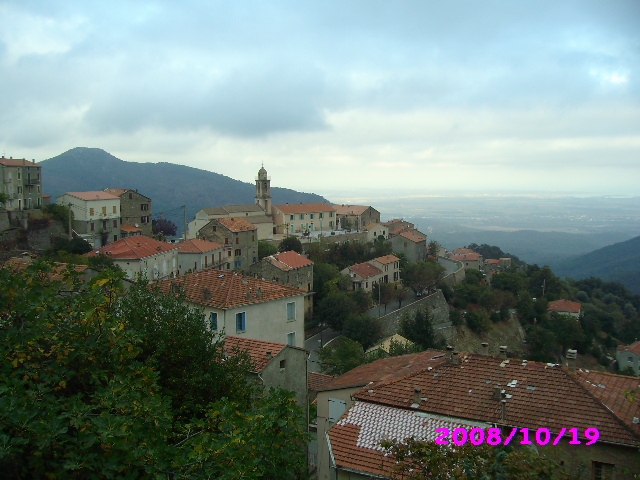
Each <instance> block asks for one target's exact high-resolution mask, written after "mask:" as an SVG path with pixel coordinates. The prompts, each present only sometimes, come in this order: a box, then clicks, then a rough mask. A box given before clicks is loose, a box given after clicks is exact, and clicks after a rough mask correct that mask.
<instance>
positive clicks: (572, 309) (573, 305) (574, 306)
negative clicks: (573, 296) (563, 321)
mask: <svg viewBox="0 0 640 480" xmlns="http://www.w3.org/2000/svg"><path fill="white" fill-rule="evenodd" d="M581 309H582V305H580V303H578V302H572V301H570V300H555V301H553V302H549V305H547V310H548V311H552V312H569V313H580V310H581Z"/></svg>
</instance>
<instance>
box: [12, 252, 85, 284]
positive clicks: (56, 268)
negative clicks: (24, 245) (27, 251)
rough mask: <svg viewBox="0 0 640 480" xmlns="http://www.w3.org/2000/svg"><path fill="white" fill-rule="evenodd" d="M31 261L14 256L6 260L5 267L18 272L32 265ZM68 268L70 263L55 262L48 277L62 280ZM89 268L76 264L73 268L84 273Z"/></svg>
mask: <svg viewBox="0 0 640 480" xmlns="http://www.w3.org/2000/svg"><path fill="white" fill-rule="evenodd" d="M31 263H32V261H31V260H26V261H25V260H24V259H23V258H20V257H13V258H10V259H9V260H7V261H6V262H5V264H4V268H8V269H9V270H11V271H12V272H14V273H17V272H21V271H22V270H25V269H26V268H27V267H28V266H29V265H31ZM68 268H69V264H67V263H58V262H56V263H54V264H53V269H52V271H51V272H49V273H47V277H48V279H49V280H50V281H54V282H60V281H62V280H63V279H64V278H63V274H64V272H65V270H67V269H68ZM87 268H89V267H88V266H87V265H74V267H73V270H74V271H75V272H78V273H82V272H84V271H85V270H86V269H87Z"/></svg>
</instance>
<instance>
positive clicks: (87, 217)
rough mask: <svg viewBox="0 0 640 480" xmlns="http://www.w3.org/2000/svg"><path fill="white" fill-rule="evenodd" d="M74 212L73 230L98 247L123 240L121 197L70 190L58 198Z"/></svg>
mask: <svg viewBox="0 0 640 480" xmlns="http://www.w3.org/2000/svg"><path fill="white" fill-rule="evenodd" d="M56 203H57V204H58V205H64V206H65V207H69V208H70V209H71V211H72V212H73V230H74V232H76V233H77V235H78V236H79V237H80V238H83V239H84V240H86V241H87V242H89V244H90V245H92V246H93V247H94V248H99V247H103V246H105V245H107V244H108V243H111V242H117V241H118V240H119V239H120V197H118V196H116V195H113V194H111V193H107V192H103V191H100V190H98V191H89V192H67V193H63V194H62V195H60V196H59V197H58V198H57V199H56Z"/></svg>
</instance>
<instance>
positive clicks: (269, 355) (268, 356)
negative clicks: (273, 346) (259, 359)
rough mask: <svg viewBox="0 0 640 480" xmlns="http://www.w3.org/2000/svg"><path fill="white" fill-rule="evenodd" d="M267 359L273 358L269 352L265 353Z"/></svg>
mask: <svg viewBox="0 0 640 480" xmlns="http://www.w3.org/2000/svg"><path fill="white" fill-rule="evenodd" d="M267 358H268V359H269V360H270V359H272V358H273V354H272V353H271V350H269V351H267Z"/></svg>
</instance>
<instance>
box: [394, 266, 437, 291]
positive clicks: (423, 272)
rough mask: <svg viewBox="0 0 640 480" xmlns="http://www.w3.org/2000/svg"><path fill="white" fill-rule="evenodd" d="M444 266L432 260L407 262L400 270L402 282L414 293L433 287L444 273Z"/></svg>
mask: <svg viewBox="0 0 640 480" xmlns="http://www.w3.org/2000/svg"><path fill="white" fill-rule="evenodd" d="M444 272H445V268H444V267H443V266H442V265H438V264H437V263H433V262H416V263H410V264H408V265H407V266H406V267H405V268H404V270H401V271H400V277H401V278H402V283H403V285H405V286H406V287H408V288H410V289H411V290H413V291H414V292H415V293H416V294H418V293H420V292H423V291H424V290H427V289H430V288H433V287H434V286H435V285H436V284H437V283H438V282H439V281H440V280H441V279H442V276H443V275H444Z"/></svg>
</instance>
